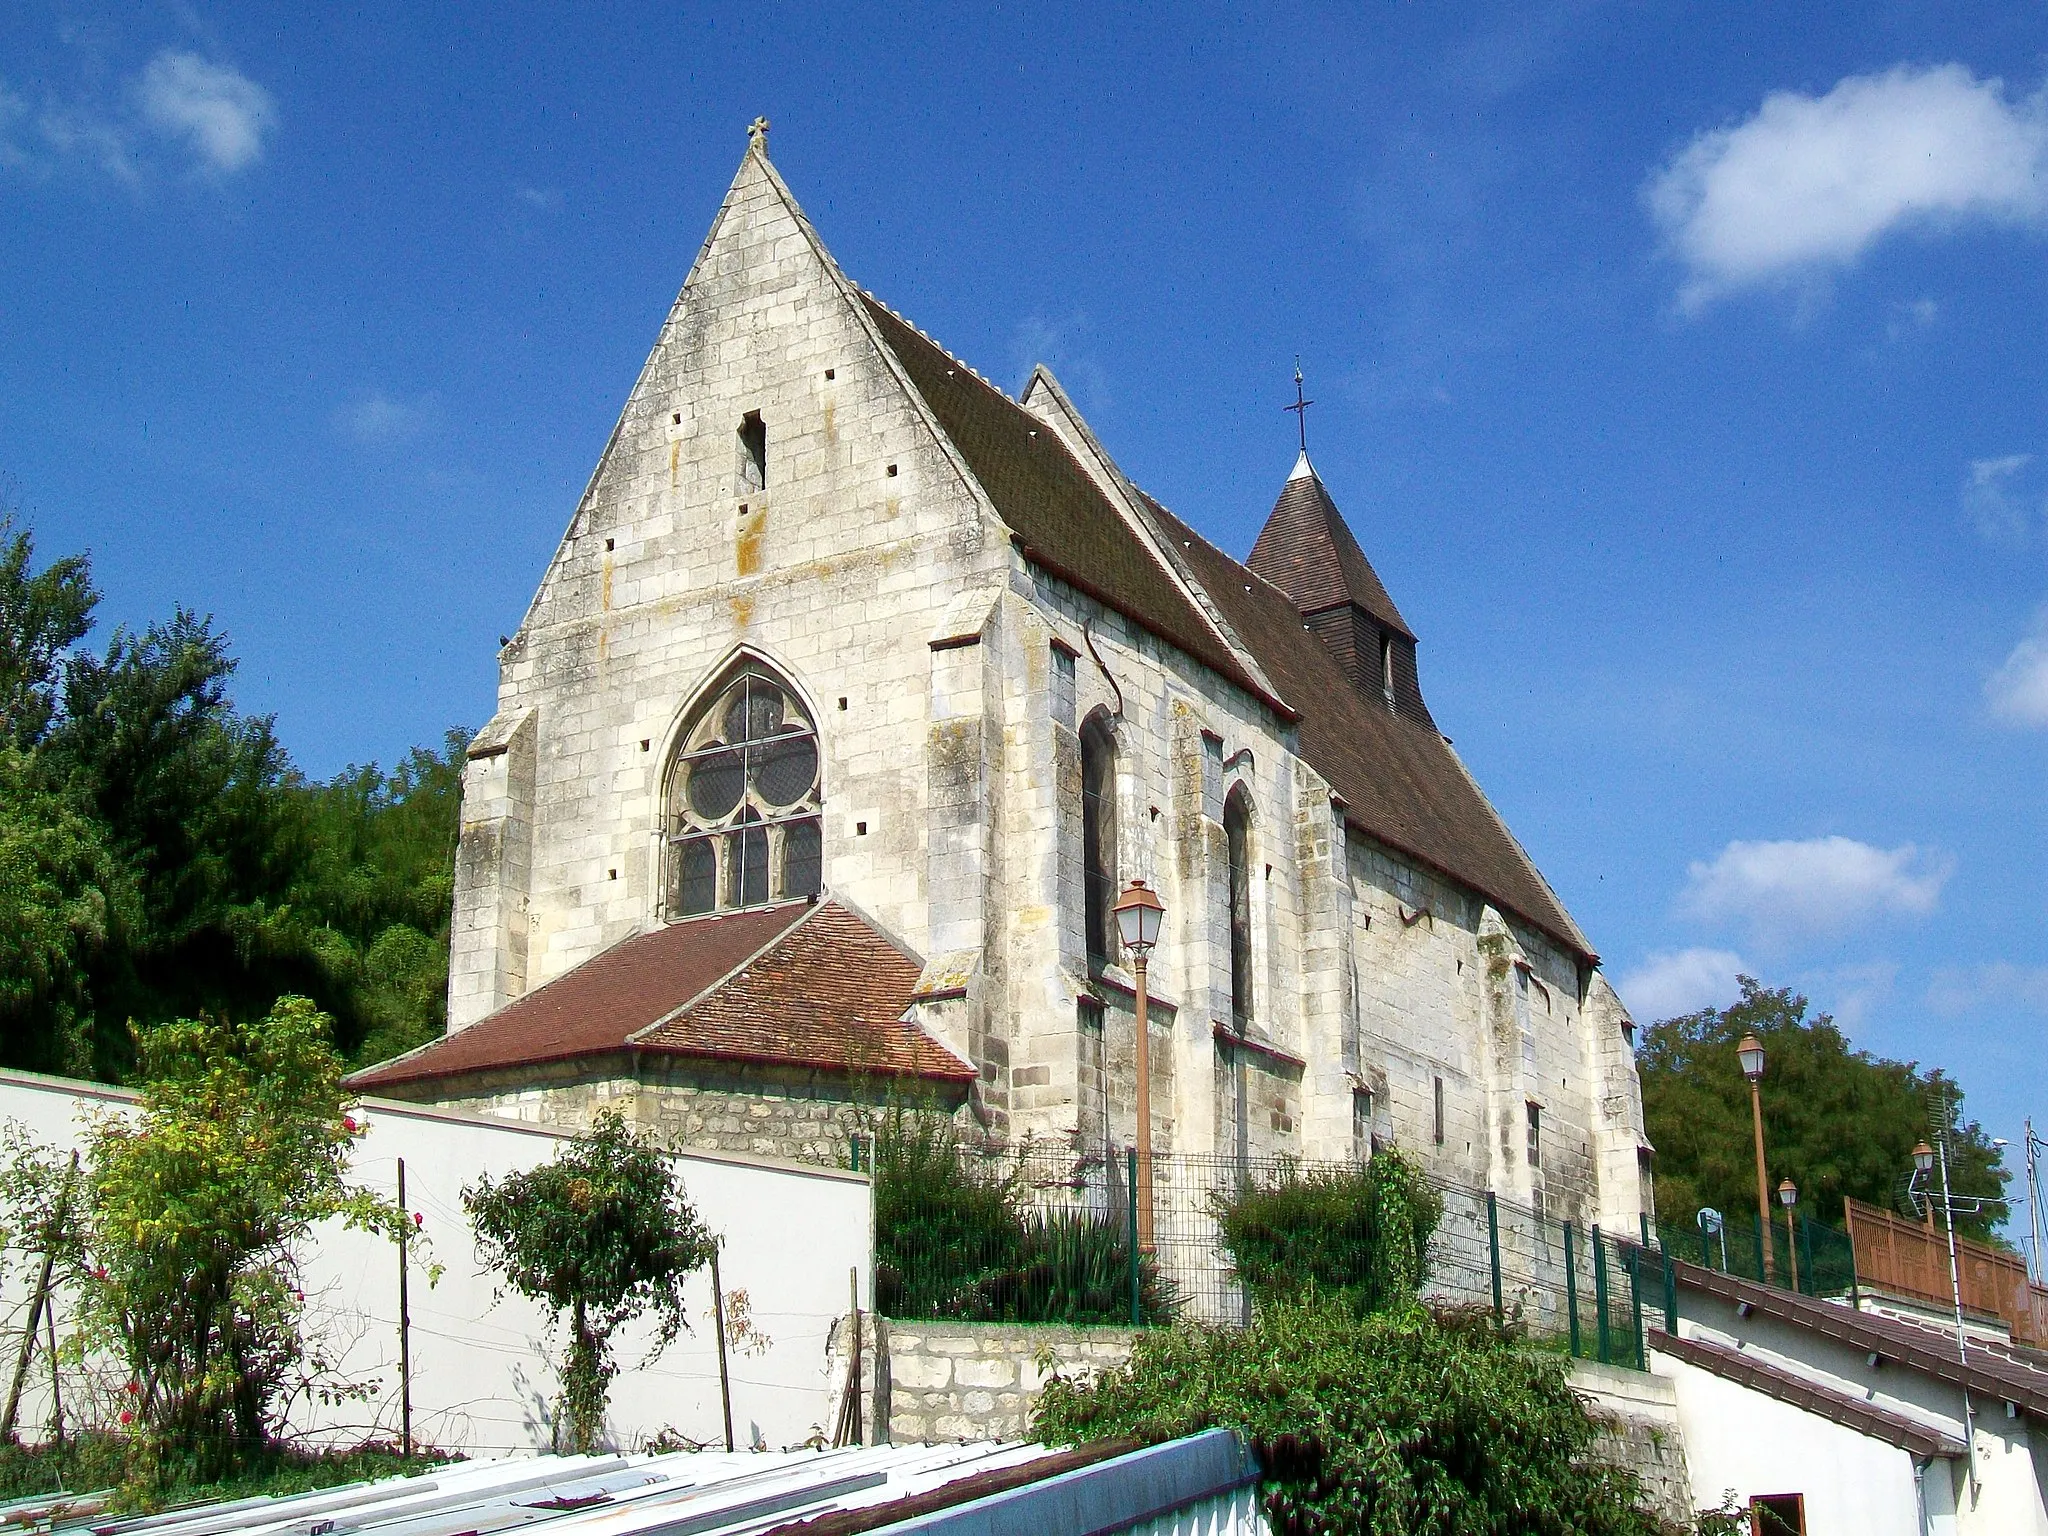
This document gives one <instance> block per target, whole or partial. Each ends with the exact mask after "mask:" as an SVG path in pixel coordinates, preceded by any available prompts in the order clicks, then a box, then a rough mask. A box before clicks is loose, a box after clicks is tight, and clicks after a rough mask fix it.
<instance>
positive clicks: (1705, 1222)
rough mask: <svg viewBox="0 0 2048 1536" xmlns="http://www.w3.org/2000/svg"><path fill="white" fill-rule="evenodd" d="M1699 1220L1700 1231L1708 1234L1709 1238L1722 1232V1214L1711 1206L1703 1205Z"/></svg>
mask: <svg viewBox="0 0 2048 1536" xmlns="http://www.w3.org/2000/svg"><path fill="white" fill-rule="evenodd" d="M1698 1219H1699V1224H1700V1230H1701V1231H1702V1232H1704V1233H1706V1234H1707V1236H1709V1237H1712V1236H1713V1235H1714V1234H1715V1233H1716V1232H1719V1231H1720V1230H1721V1226H1722V1222H1721V1213H1720V1212H1719V1211H1717V1210H1715V1209H1714V1208H1713V1207H1712V1206H1711V1205H1703V1206H1701V1207H1700V1214H1699V1218H1698Z"/></svg>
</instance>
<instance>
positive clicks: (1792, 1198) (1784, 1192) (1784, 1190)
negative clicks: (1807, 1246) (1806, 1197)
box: [1778, 1179, 1799, 1291]
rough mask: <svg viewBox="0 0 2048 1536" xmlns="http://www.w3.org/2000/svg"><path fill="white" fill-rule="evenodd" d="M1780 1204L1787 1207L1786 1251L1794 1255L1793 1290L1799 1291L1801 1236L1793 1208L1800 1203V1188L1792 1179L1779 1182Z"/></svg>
mask: <svg viewBox="0 0 2048 1536" xmlns="http://www.w3.org/2000/svg"><path fill="white" fill-rule="evenodd" d="M1778 1203H1779V1204H1780V1205H1782V1206H1784V1207H1785V1251H1786V1252H1787V1253H1789V1254H1791V1255H1792V1289H1793V1290H1795V1291H1796V1290H1798V1289H1799V1234H1798V1233H1797V1232H1795V1231H1794V1230H1793V1228H1792V1207H1793V1206H1795V1205H1797V1204H1798V1203H1799V1186H1798V1185H1796V1184H1794V1183H1793V1182H1792V1181H1791V1180H1790V1179H1781V1180H1779V1182H1778Z"/></svg>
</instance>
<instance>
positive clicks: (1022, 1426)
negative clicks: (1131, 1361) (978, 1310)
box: [877, 1321, 1136, 1444]
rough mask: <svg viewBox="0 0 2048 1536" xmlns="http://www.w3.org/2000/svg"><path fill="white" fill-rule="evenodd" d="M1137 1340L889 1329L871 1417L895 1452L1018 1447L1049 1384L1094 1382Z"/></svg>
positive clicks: (953, 1327) (985, 1327) (1084, 1334)
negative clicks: (882, 1378) (967, 1445)
mask: <svg viewBox="0 0 2048 1536" xmlns="http://www.w3.org/2000/svg"><path fill="white" fill-rule="evenodd" d="M1135 1337H1136V1335H1135V1334H1134V1332H1133V1331H1132V1330H1131V1329H1129V1328H1064V1327H1051V1326H1048V1327H1024V1326H1021V1325H1019V1324H1016V1323H908V1322H896V1321H891V1322H890V1323H889V1325H888V1362H889V1371H888V1379H887V1381H886V1382H885V1383H883V1384H882V1386H881V1389H880V1391H879V1392H878V1396H879V1397H880V1398H881V1399H882V1405H883V1406H881V1407H879V1408H878V1409H877V1412H878V1414H885V1415H886V1418H887V1421H888V1425H889V1438H890V1440H892V1441H894V1442H896V1443H897V1444H910V1443H914V1442H917V1441H924V1442H927V1443H933V1442H939V1441H950V1440H1020V1439H1022V1438H1023V1437H1024V1436H1025V1435H1026V1433H1028V1432H1029V1430H1030V1428H1031V1417H1032V1414H1033V1412H1034V1411H1035V1410H1036V1408H1037V1406H1038V1396H1039V1394H1040V1393H1041V1392H1042V1391H1044V1390H1045V1383H1046V1380H1047V1379H1048V1378H1049V1377H1050V1376H1052V1375H1053V1374H1054V1373H1055V1372H1057V1373H1058V1374H1060V1375H1063V1376H1065V1377H1067V1378H1068V1379H1070V1380H1071V1379H1074V1378H1076V1377H1079V1378H1084V1379H1085V1378H1090V1377H1093V1376H1094V1375H1095V1373H1096V1372H1098V1371H1100V1370H1102V1369H1103V1368H1104V1367H1105V1366H1110V1365H1116V1364H1118V1363H1120V1362H1121V1361H1123V1360H1125V1359H1128V1358H1129V1356H1130V1353H1131V1342H1132V1340H1133V1339H1134V1338H1135Z"/></svg>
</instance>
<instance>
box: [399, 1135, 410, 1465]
mask: <svg viewBox="0 0 2048 1536" xmlns="http://www.w3.org/2000/svg"><path fill="white" fill-rule="evenodd" d="M398 1210H399V1214H400V1216H401V1217H402V1216H403V1215H404V1214H405V1159H404V1158H402V1157H401V1158H400V1159H399V1160H398ZM411 1236H412V1232H411V1230H410V1229H409V1228H408V1227H407V1226H406V1224H405V1222H404V1221H403V1220H401V1221H400V1222H399V1224H398V1454H399V1455H400V1456H401V1457H402V1458H404V1459H405V1460H407V1461H411V1460H412V1309H411V1308H410V1307H408V1306H407V1305H406V1274H405V1250H406V1246H407V1241H408V1239H409V1238H410V1237H411Z"/></svg>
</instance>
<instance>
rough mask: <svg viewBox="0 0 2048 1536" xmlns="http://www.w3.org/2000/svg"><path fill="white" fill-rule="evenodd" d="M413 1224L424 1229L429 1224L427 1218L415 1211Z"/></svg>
mask: <svg viewBox="0 0 2048 1536" xmlns="http://www.w3.org/2000/svg"><path fill="white" fill-rule="evenodd" d="M412 1224H413V1225H414V1226H416V1227H423V1226H425V1225H426V1224H427V1218H426V1217H424V1216H422V1215H421V1214H420V1213H419V1212H418V1211H414V1212H413V1213H412Z"/></svg>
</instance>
